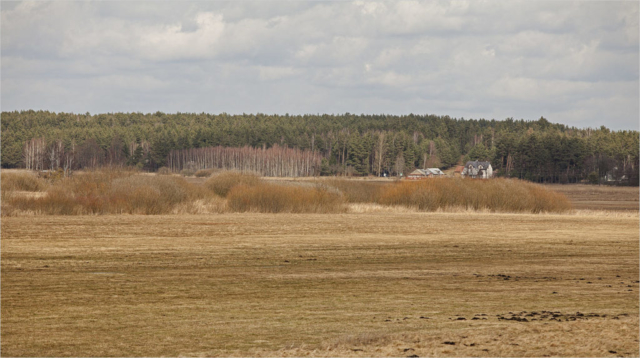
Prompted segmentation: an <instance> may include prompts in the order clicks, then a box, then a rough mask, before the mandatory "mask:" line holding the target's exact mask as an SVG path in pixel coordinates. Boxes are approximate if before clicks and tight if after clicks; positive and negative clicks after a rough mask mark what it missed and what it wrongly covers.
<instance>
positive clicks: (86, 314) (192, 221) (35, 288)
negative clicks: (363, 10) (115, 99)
mask: <svg viewBox="0 0 640 358" xmlns="http://www.w3.org/2000/svg"><path fill="white" fill-rule="evenodd" d="M638 246H639V238H638V217H637V215H635V216H633V215H627V216H595V215H591V216H580V215H539V214H538V215H533V214H495V213H494V214H483V213H416V212H406V213H401V214H397V213H393V212H385V213H373V214H295V215H292V214H288V215H283V214H279V215H272V214H252V213H245V214H220V215H165V216H160V215H158V216H137V215H134V216H130V215H103V216H83V217H79V216H39V217H5V218H3V219H2V241H1V249H2V254H1V255H2V261H1V269H2V296H1V298H2V302H1V303H2V305H1V307H2V308H1V309H2V322H1V323H2V324H1V334H2V342H1V346H0V347H1V353H2V355H3V356H178V355H185V356H216V355H223V356H307V355H308V356H412V355H417V356H604V357H611V356H638V354H639V353H640V352H639V351H638V298H639V297H638V275H639V272H638V265H639V259H638V257H639V252H638ZM514 317H515V318H514ZM524 320H526V321H524Z"/></svg>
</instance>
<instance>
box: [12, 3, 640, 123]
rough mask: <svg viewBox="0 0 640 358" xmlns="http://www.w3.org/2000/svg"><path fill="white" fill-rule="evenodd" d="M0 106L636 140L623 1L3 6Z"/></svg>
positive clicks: (629, 14)
mask: <svg viewBox="0 0 640 358" xmlns="http://www.w3.org/2000/svg"><path fill="white" fill-rule="evenodd" d="M0 6H1V7H0V11H1V15H2V19H1V20H2V23H1V27H2V28H1V31H2V42H1V44H2V53H1V70H2V72H1V82H2V83H1V85H2V87H1V100H2V102H1V105H2V110H3V111H12V110H24V109H36V110H37V109H43V110H50V111H55V112H76V113H78V112H79V113H85V112H90V113H92V114H95V113H106V112H144V113H147V112H156V111H162V112H165V113H175V112H198V113H199V112H208V113H222V112H227V113H231V114H237V113H257V112H261V113H268V114H272V113H275V114H285V113H289V114H305V113H313V114H315V113H329V114H331V113H333V114H339V113H345V112H350V113H356V114H360V113H366V114H408V113H416V114H436V115H449V116H452V117H457V118H460V117H464V118H474V119H479V118H485V119H496V120H502V119H505V118H509V117H513V118H515V119H521V118H522V119H526V120H536V119H538V118H540V117H541V116H544V117H545V118H547V119H548V120H550V121H551V122H558V123H564V124H568V125H570V126H576V127H599V126H600V125H605V126H607V127H609V128H612V129H616V130H618V129H636V130H637V129H638V127H639V123H638V120H639V82H638V69H639V46H638V45H639V40H638V34H639V27H638V18H639V14H638V7H639V3H638V2H637V1H621V2H614V1H576V2H572V1H523V2H519V1H393V2H376V1H330V2H319V1H316V2H303V1H289V2H287V1H233V2H225V1H215V2H205V1H198V2H185V1H161V2H150V1H132V2H119V1H101V2H87V1H60V2H5V1H3V2H2V3H1V4H0Z"/></svg>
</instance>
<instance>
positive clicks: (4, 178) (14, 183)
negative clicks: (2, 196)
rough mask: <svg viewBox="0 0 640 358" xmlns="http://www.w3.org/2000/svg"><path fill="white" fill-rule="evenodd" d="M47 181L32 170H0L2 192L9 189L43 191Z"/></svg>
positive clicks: (0, 188)
mask: <svg viewBox="0 0 640 358" xmlns="http://www.w3.org/2000/svg"><path fill="white" fill-rule="evenodd" d="M48 186H49V183H48V182H47V181H46V180H44V179H40V178H38V177H37V176H36V175H35V173H33V172H24V171H22V172H17V171H16V172H7V171H6V170H2V171H0V190H1V191H2V192H3V193H6V192H9V191H44V190H46V189H47V187H48Z"/></svg>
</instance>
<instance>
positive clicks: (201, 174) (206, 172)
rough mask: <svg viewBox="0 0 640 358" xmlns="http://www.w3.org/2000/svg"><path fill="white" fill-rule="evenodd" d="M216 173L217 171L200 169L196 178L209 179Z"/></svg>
mask: <svg viewBox="0 0 640 358" xmlns="http://www.w3.org/2000/svg"><path fill="white" fill-rule="evenodd" d="M214 172H215V169H200V170H198V171H197V172H196V174H195V176H196V178H208V177H210V176H211V175H213V173H214Z"/></svg>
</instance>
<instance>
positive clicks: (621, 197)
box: [2, 170, 638, 216]
mask: <svg viewBox="0 0 640 358" xmlns="http://www.w3.org/2000/svg"><path fill="white" fill-rule="evenodd" d="M2 178H3V180H2V216H17V215H40V214H47V215H60V214H62V215H85V214H108V213H128V214H167V213H200V214H203V213H222V212H226V211H228V210H231V211H261V212H281V211H284V212H342V211H344V210H345V206H343V205H342V204H340V205H339V204H338V201H340V200H338V199H336V198H334V197H333V194H334V193H338V194H340V195H341V196H342V201H344V202H345V203H347V204H348V205H347V207H348V210H349V211H351V212H381V211H385V212H400V211H415V210H418V211H444V212H464V211H469V210H471V211H479V212H485V211H487V212H522V213H529V212H530V213H544V212H565V213H572V212H573V211H572V210H571V208H572V207H574V208H575V209H577V210H578V211H579V212H584V213H586V211H584V210H592V211H593V210H595V211H600V210H606V211H616V212H618V211H631V212H636V213H637V212H638V188H637V187H636V188H630V187H598V186H590V185H538V184H533V183H529V182H525V181H519V180H516V179H493V180H468V179H467V180H462V179H455V178H454V179H452V178H447V179H432V180H422V181H390V180H385V181H379V180H373V179H372V180H352V179H344V178H341V179H336V178H316V179H313V178H311V179H309V178H303V179H304V180H302V179H301V180H297V179H296V180H282V178H278V180H274V178H260V177H259V176H257V175H254V174H246V173H240V172H233V171H232V172H219V173H216V174H214V175H213V176H212V177H210V178H204V177H190V178H185V177H181V176H180V175H148V174H145V173H138V172H134V171H123V170H98V171H94V172H77V173H74V175H73V176H72V177H71V178H63V179H60V180H45V179H42V178H38V177H36V176H35V174H34V173H32V172H26V171H7V170H4V171H2ZM269 184H278V185H279V186H278V187H277V188H276V189H273V190H271V189H270V188H272V186H269ZM241 185H244V186H248V187H252V186H259V187H260V189H259V190H263V189H268V190H267V192H265V193H259V192H258V189H253V190H250V191H249V192H251V193H252V194H251V195H252V196H253V199H252V200H253V201H255V200H259V201H260V200H261V201H262V203H261V204H260V205H259V207H258V206H256V205H257V204H255V203H254V204H251V205H253V207H250V206H251V205H249V204H247V205H249V206H247V205H244V204H242V205H244V206H243V207H241V206H242V205H241V203H239V202H234V204H233V205H232V207H233V209H229V208H230V206H229V205H227V201H226V200H225V199H222V198H220V197H223V198H224V197H226V196H227V195H228V193H229V191H230V190H231V189H232V188H234V187H236V186H241ZM284 186H289V187H302V188H307V189H300V190H297V189H282V187H284ZM312 188H315V189H314V190H311V189H312ZM243 190H245V189H243ZM318 190H319V191H318ZM245 191H246V190H245ZM298 191H300V192H301V193H307V194H304V195H303V197H300V198H295V197H292V196H296V195H298V194H297V193H298ZM249 192H247V193H249ZM276 192H277V193H278V195H282V197H276V196H274V195H275V193H276ZM29 193H38V194H29ZM212 193H213V194H212ZM309 193H316V194H313V195H311V194H309ZM318 193H324V194H322V195H320V194H318ZM214 194H215V195H214ZM245 194H246V193H245ZM216 195H218V196H220V197H216ZM236 198H237V196H236ZM329 199H331V200H329ZM234 200H235V199H234ZM313 200H318V201H317V202H314V201H313ZM267 201H271V202H273V204H272V205H271V206H272V208H267V207H268V206H269V205H267V204H268V203H267ZM287 201H291V204H290V205H289V204H287V205H289V206H288V207H286V208H284V207H285V206H286V205H285V204H284V203H285V202H287ZM293 202H297V203H298V204H293ZM247 203H248V202H247ZM303 203H304V204H306V205H309V206H310V208H308V209H301V208H300V207H299V205H301V204H303ZM329 203H331V204H329ZM283 205H284V206H283ZM296 205H297V206H296ZM327 205H329V206H331V207H332V209H320V208H321V207H327V208H328V206H327ZM294 206H295V208H294ZM283 208H284V209H283ZM596 215H600V214H598V213H596ZM608 215H611V214H608Z"/></svg>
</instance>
